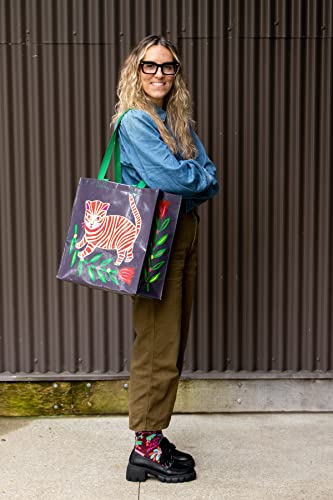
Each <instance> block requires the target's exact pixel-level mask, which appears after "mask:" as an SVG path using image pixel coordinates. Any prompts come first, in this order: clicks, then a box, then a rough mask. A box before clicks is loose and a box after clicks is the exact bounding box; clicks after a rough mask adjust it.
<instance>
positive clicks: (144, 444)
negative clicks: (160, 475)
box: [135, 430, 163, 463]
mask: <svg viewBox="0 0 333 500" xmlns="http://www.w3.org/2000/svg"><path fill="white" fill-rule="evenodd" d="M162 438H163V433H162V431H161V430H159V431H140V432H136V433H135V451H136V452H137V453H139V455H142V456H143V457H145V458H149V459H150V460H152V461H153V462H158V463H159V462H160V459H161V454H162V450H161V448H160V446H159V444H160V441H161V439H162Z"/></svg>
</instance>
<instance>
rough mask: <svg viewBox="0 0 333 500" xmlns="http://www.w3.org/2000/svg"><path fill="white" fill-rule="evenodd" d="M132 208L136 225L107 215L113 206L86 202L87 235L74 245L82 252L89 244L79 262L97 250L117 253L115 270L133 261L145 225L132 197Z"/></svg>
mask: <svg viewBox="0 0 333 500" xmlns="http://www.w3.org/2000/svg"><path fill="white" fill-rule="evenodd" d="M129 204H130V207H131V209H132V212H133V215H134V218H135V224H133V222H131V221H130V220H129V219H127V218H126V217H124V216H123V215H106V214H107V211H108V208H109V206H110V203H104V202H102V201H100V200H94V201H90V200H87V201H86V202H85V207H86V209H85V213H84V223H83V226H84V228H85V234H84V236H83V238H82V239H81V240H80V241H79V242H78V243H76V245H75V248H77V249H79V248H82V247H84V245H85V244H87V246H86V248H85V249H84V250H82V251H81V252H79V253H78V254H77V255H78V257H79V258H80V259H84V258H85V257H86V256H87V255H89V254H91V253H92V252H93V251H94V250H95V248H103V249H105V250H116V251H117V260H116V262H115V265H116V266H120V264H121V263H122V262H123V260H124V259H125V262H131V260H133V246H134V242H135V240H136V238H137V236H138V234H139V232H140V230H141V223H142V221H141V215H140V213H139V211H138V209H137V207H136V205H135V202H134V198H133V196H132V195H131V194H130V195H129Z"/></svg>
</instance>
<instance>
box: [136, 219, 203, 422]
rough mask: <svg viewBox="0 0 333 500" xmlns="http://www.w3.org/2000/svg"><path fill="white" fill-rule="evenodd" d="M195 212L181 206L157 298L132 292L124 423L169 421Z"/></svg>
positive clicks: (192, 263)
mask: <svg viewBox="0 0 333 500" xmlns="http://www.w3.org/2000/svg"><path fill="white" fill-rule="evenodd" d="M198 224H199V218H198V215H197V212H196V210H193V211H191V212H189V213H184V212H181V213H180V215H179V219H178V224H177V229H176V233H175V236H174V241H173V245H172V251H171V255H170V260H169V265H168V271H167V275H166V280H165V284H164V291H163V298H162V300H155V299H147V298H143V297H138V296H136V297H135V298H134V329H135V340H134V344H133V349H132V359H131V376H130V387H129V427H130V429H132V430H134V431H150V430H159V429H165V428H166V427H168V425H169V422H170V419H171V415H172V412H173V407H174V404H175V399H176V394H177V388H178V381H179V376H180V374H181V371H182V366H183V360H184V352H185V347H186V342H187V337H188V330H189V323H190V315H191V308H192V301H193V292H194V286H195V278H196V269H197V250H198Z"/></svg>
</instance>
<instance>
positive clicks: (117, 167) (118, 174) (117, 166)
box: [97, 109, 129, 183]
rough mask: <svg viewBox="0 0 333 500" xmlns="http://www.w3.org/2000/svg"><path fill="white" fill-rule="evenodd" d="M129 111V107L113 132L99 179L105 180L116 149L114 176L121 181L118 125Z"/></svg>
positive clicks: (117, 180)
mask: <svg viewBox="0 0 333 500" xmlns="http://www.w3.org/2000/svg"><path fill="white" fill-rule="evenodd" d="M127 111H129V109H127V110H126V111H124V113H123V114H122V115H121V116H120V117H119V118H118V120H117V123H116V125H115V127H114V130H113V134H112V136H111V139H110V140H109V144H108V147H107V148H106V151H105V154H104V156H103V160H102V163H101V166H100V169H99V172H98V176H97V179H99V180H104V179H105V175H106V172H107V171H108V168H109V164H110V161H111V157H112V154H113V151H115V154H114V177H115V181H116V182H118V183H121V164H120V147H119V142H118V127H119V124H120V122H121V120H122V119H123V117H124V115H125V114H126V113H127Z"/></svg>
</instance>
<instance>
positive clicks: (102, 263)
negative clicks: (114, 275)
mask: <svg viewBox="0 0 333 500" xmlns="http://www.w3.org/2000/svg"><path fill="white" fill-rule="evenodd" d="M112 261H113V257H110V259H105V260H103V262H101V264H100V265H101V266H106V265H107V264H110V263H111V262H112Z"/></svg>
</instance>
